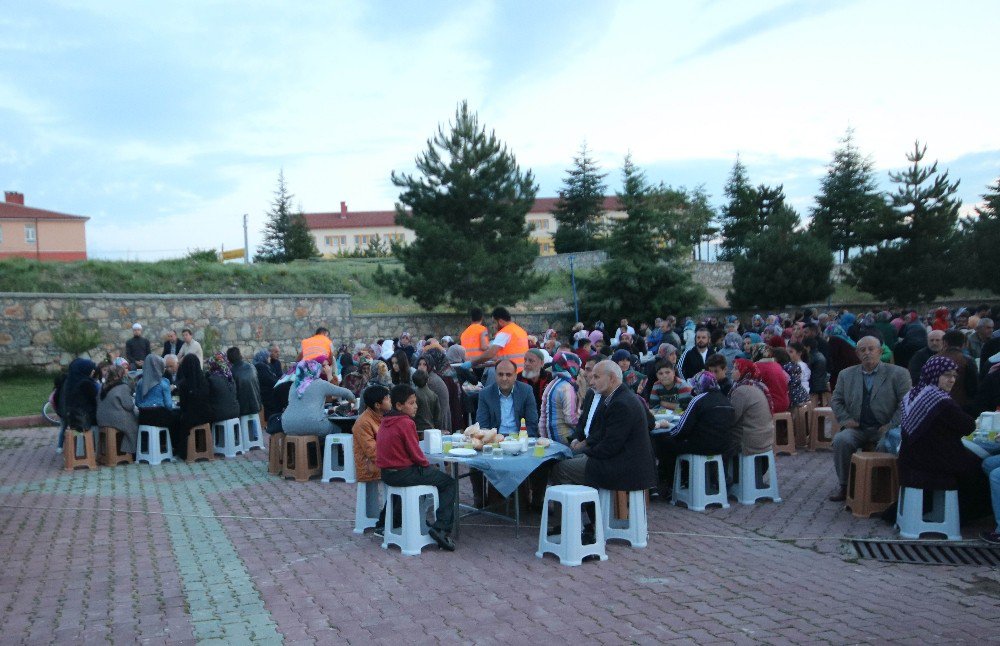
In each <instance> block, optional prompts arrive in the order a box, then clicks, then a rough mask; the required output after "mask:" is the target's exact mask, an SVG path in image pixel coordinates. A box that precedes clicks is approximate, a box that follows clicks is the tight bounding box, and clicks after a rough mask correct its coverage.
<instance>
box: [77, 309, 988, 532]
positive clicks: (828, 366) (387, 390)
mask: <svg viewBox="0 0 1000 646" xmlns="http://www.w3.org/2000/svg"><path fill="white" fill-rule="evenodd" d="M991 314H992V315H993V316H991ZM996 314H997V313H996V312H992V313H991V312H990V311H989V308H988V307H985V306H983V307H977V308H975V309H974V310H970V309H966V308H961V309H958V310H956V311H949V310H947V309H945V308H939V309H937V310H935V311H934V312H929V313H926V314H925V315H921V314H920V313H918V312H916V311H912V310H903V311H897V312H889V311H883V312H867V313H861V314H860V315H855V314H853V313H850V312H847V311H829V312H815V311H812V310H808V309H807V310H803V311H800V312H795V313H793V314H770V315H764V314H756V315H753V316H751V317H749V318H748V319H746V320H740V319H739V318H738V317H736V316H728V317H726V318H724V319H719V320H717V319H715V318H712V317H708V318H704V319H702V320H698V321H696V320H695V319H694V318H690V317H688V318H685V319H683V321H681V322H680V323H679V322H678V319H677V318H676V317H674V316H667V317H665V318H662V319H660V318H657V319H655V320H654V321H651V322H650V321H641V322H639V323H638V325H636V326H633V325H632V324H631V323H630V322H629V321H628V320H627V319H621V320H620V321H619V324H618V326H617V327H615V328H614V329H608V328H607V327H606V326H605V325H604V324H603V323H602V322H601V321H595V322H593V324H592V325H589V326H588V325H584V323H582V322H579V323H576V324H575V325H574V326H573V327H572V329H571V330H569V331H568V334H567V335H565V336H564V335H561V334H560V333H559V332H558V331H556V330H555V329H547V330H545V331H544V332H542V333H541V334H531V333H529V332H528V331H527V330H525V329H524V328H523V327H521V326H520V325H518V324H517V323H516V322H515V321H514V320H513V317H512V315H511V314H510V312H509V311H508V310H507V309H505V308H503V307H498V308H496V309H494V310H493V311H492V313H491V316H490V319H489V321H485V320H484V319H485V314H484V312H483V311H482V310H479V309H473V310H472V311H471V312H470V321H469V324H468V326H467V327H466V328H465V329H464V330H463V331H462V332H461V333H459V334H456V335H455V337H452V336H442V337H440V338H438V337H435V336H432V335H426V336H423V337H417V340H416V341H415V340H414V336H413V335H411V334H410V333H408V332H405V331H404V332H402V333H401V334H400V335H399V336H398V337H397V338H391V339H389V338H380V339H371V340H370V342H369V341H365V342H355V343H353V344H346V343H345V344H343V345H340V346H339V348H337V349H334V342H333V340H332V339H331V338H330V333H329V331H328V330H326V329H325V328H322V327H321V328H319V329H317V330H316V333H315V334H314V335H313V336H311V337H309V338H306V339H304V340H303V341H302V342H301V345H300V347H299V348H298V349H297V356H296V359H295V361H294V363H293V364H292V365H291V366H287V367H285V368H283V366H282V363H281V355H282V352H281V349H280V348H278V347H276V346H271V347H269V348H261V349H259V350H258V351H256V352H255V353H254V355H253V359H252V362H246V361H244V359H243V355H242V353H241V351H240V349H239V348H236V347H233V348H230V349H229V350H228V351H227V352H226V353H225V354H222V353H215V354H214V355H213V356H211V357H209V359H208V360H207V362H206V361H203V357H202V349H201V346H200V345H198V343H197V341H195V340H194V338H193V335H192V333H191V331H190V330H188V329H185V330H183V331H182V336H181V339H178V337H177V336H176V334H175V333H173V332H170V333H168V334H167V338H166V339H165V340H164V344H163V349H162V352H161V353H153V352H151V347H150V343H149V342H148V340H146V339H145V338H143V336H142V327H141V325H139V324H138V323H137V324H136V325H135V326H134V328H133V338H132V339H130V340H129V342H128V343H127V344H126V346H125V348H124V353H123V354H122V356H121V357H120V358H118V359H115V360H114V361H111V362H108V363H106V364H104V365H101V366H96V365H95V364H94V363H93V362H91V361H89V360H87V359H77V360H75V361H74V362H73V363H72V364H71V365H70V367H69V371H68V374H67V375H66V377H65V380H64V381H63V383H62V385H61V388H60V390H59V397H58V404H59V410H60V413H61V414H62V416H63V419H64V425H68V426H70V427H72V428H81V429H86V428H90V427H91V426H96V425H100V426H114V427H116V428H118V429H120V430H121V431H123V432H124V434H125V436H126V438H127V440H126V443H125V444H123V448H125V449H126V450H129V449H131V450H134V447H135V435H136V429H137V427H138V425H139V424H153V425H156V426H162V427H167V428H169V429H170V433H171V438H172V440H173V447H174V451H175V452H176V453H177V454H178V455H179V456H180V457H184V449H185V448H186V441H185V439H186V434H187V430H188V429H190V428H191V427H192V426H196V425H198V424H202V423H206V422H214V421H218V420H223V419H229V418H232V417H237V416H242V415H248V414H257V413H258V411H263V414H264V418H265V419H266V420H267V428H268V430H269V432H277V431H281V432H284V433H287V434H293V435H295V434H299V435H317V436H324V435H326V434H328V433H332V432H340V429H339V428H338V426H337V425H336V424H335V423H334V422H332V421H331V420H330V415H329V411H328V406H329V405H330V403H331V402H333V403H334V405H335V406H342V407H346V408H343V412H344V414H345V416H350V415H351V414H357V415H358V417H357V421H356V422H355V423H354V428H353V432H354V435H355V443H354V451H355V464H356V468H357V470H358V477H359V480H362V481H365V480H374V479H382V480H383V481H385V482H387V483H389V482H390V481H392V482H398V483H408V484H431V485H433V486H437V487H438V488H439V489H440V491H441V496H442V501H441V502H442V504H441V509H442V511H441V512H440V516H439V518H438V522H437V523H436V524H435V526H434V527H435V540H438V542H439V544H441V545H442V546H444V547H449V546H450V548H452V549H453V547H454V546H453V544H452V543H451V542H450V538H449V532H450V530H451V524H452V523H453V520H454V519H453V518H452V517H451V515H450V511H446V510H447V508H448V507H449V506H448V505H447V504H445V499H446V498H448V499H451V500H453V499H454V495H455V489H454V487H455V484H454V482H453V481H452V480H451V478H450V477H448V476H447V475H445V474H444V473H442V472H440V471H438V470H436V469H432V468H429V463H428V462H427V460H426V457H425V456H424V455H423V454H422V452H420V449H419V445H417V444H416V442H417V439H418V437H419V434H420V433H422V432H423V431H424V430H426V429H431V428H435V429H442V430H443V431H445V432H452V431H461V430H463V429H464V428H465V427H466V426H467V425H469V424H470V423H473V422H478V423H479V424H480V426H481V427H482V428H495V429H497V430H498V432H499V433H501V434H504V435H510V434H516V433H517V432H518V431H519V429H521V428H522V427H523V428H525V429H526V431H527V433H528V434H529V435H530V436H533V437H544V438H549V439H551V440H552V441H554V442H558V443H561V444H564V445H566V446H567V447H569V448H570V449H571V451H572V452H573V453H574V455H575V457H574V458H572V459H568V460H564V461H561V462H558V463H555V464H554V465H553V464H550V463H547V464H546V465H545V466H543V468H540V469H539V470H538V471H537V472H536V473H535V474H533V475H532V476H531V477H530V478H529V481H528V482H526V483H525V485H524V495H523V499H525V500H526V501H527V504H529V505H530V506H532V507H535V508H536V509H537V508H539V507H540V505H541V503H542V500H543V496H544V490H545V486H546V484H547V483H551V482H575V483H582V484H593V485H594V486H605V485H608V487H605V488H612V489H619V490H626V489H636V488H652V489H654V491H655V493H656V494H657V495H658V496H659V497H661V498H664V499H666V498H669V496H670V490H671V487H672V483H673V469H674V461H675V458H676V456H677V455H679V454H683V453H695V454H706V455H714V454H723V455H736V454H743V455H751V454H757V453H762V452H766V451H769V450H771V449H772V448H773V447H772V443H773V426H772V416H773V415H774V414H776V413H780V412H786V411H787V412H790V413H793V415H801V414H803V413H804V412H805V411H806V410H807V409H808V408H809V407H814V406H821V405H829V406H831V407H832V409H833V411H834V414H835V416H836V418H837V422H838V425H839V429H840V430H839V432H837V433H836V435H835V437H834V440H833V461H834V470H835V472H836V475H837V478H838V488H837V490H836V491H834V492H833V493H832V495H831V496H830V500H831V501H834V502H839V501H842V500H844V498H845V495H846V486H847V475H848V471H849V466H850V460H851V455H852V454H853V453H854V452H855V451H856V450H858V449H861V448H866V447H868V448H875V447H877V448H878V449H879V450H885V451H890V452H894V453H896V452H898V455H899V464H900V476H901V481H902V484H903V486H914V487H928V488H951V489H958V490H959V492H960V499H961V508H962V517H963V519H973V518H976V517H978V516H982V515H984V514H985V513H988V512H989V511H990V504H989V492H990V487H989V481H988V480H987V476H988V477H989V478H990V479H991V480H992V481H993V482H994V483H995V484H994V493H993V498H994V501H993V502H994V512H995V514H997V513H1000V470H996V469H995V467H1000V458H997V459H995V457H991V458H987V459H986V460H982V459H980V458H979V457H977V456H976V454H974V453H973V452H971V451H969V450H968V449H966V448H965V446H964V445H963V444H962V441H961V439H962V437H964V436H966V435H968V434H969V433H971V431H972V429H973V428H974V425H975V421H974V416H975V415H978V414H979V413H981V412H983V411H994V410H997V408H998V406H1000V333H998V332H995V331H994V323H993V321H994V316H995V315H996ZM130 371H131V372H130ZM135 371H138V372H137V373H136V372H135ZM132 374H137V376H136V377H135V378H134V379H132V378H131V377H130V375H132ZM667 410H670V411H676V412H677V413H678V414H680V415H681V416H680V419H679V421H677V422H676V423H673V424H670V423H668V422H662V421H661V422H657V421H655V418H654V415H653V413H654V412H663V411H667ZM658 427H659V428H658ZM60 441H61V434H60ZM986 450H987V452H989V453H994V454H995V453H1000V444H998V445H995V446H993V447H989V446H988V447H986ZM991 467H992V468H991ZM472 484H473V493H474V496H475V504H476V505H484V504H487V503H488V501H487V500H484V497H485V493H484V486H483V479H482V477H481V476H480V477H475V474H474V477H473V478H472ZM611 485H614V486H611ZM400 486H404V485H402V484H400ZM383 521H384V519H383ZM383 521H380V526H381V522H383ZM986 538H987V539H989V540H994V541H998V542H1000V535H998V534H997V533H996V532H991V533H989V535H988V536H987V537H986Z"/></svg>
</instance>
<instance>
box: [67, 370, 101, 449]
mask: <svg viewBox="0 0 1000 646" xmlns="http://www.w3.org/2000/svg"><path fill="white" fill-rule="evenodd" d="M96 371H97V364H96V363H94V362H93V361H91V360H90V359H82V358H77V359H73V362H72V363H70V364H69V370H68V372H67V374H66V379H65V381H63V383H62V386H60V387H59V399H60V402H61V403H60V405H59V415H60V416H61V417H62V419H63V424H62V426H61V427H60V429H59V448H60V449H61V448H62V446H63V436H64V434H65V431H66V429H67V428H72V429H76V430H78V431H89V430H90V427H91V426H93V425H94V423H95V422H96V421H97V381H95V380H94V373H95V372H96ZM95 446H96V445H95Z"/></svg>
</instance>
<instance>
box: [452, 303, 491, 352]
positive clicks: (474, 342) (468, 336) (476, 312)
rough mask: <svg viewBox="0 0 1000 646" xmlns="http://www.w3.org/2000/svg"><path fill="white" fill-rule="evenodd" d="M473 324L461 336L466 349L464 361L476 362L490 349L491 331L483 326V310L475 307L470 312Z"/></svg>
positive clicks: (461, 341) (461, 342) (462, 344)
mask: <svg viewBox="0 0 1000 646" xmlns="http://www.w3.org/2000/svg"><path fill="white" fill-rule="evenodd" d="M469 318H470V319H471V322H470V323H469V326H468V327H466V328H465V329H464V330H463V331H462V334H461V336H460V343H459V344H460V345H461V346H462V347H463V348H465V359H464V360H463V362H464V361H475V360H476V359H478V358H479V357H480V356H482V354H483V353H484V352H486V350H487V349H489V347H490V331H489V330H487V329H486V326H485V325H483V310H482V309H481V308H479V307H473V308H472V309H471V310H469Z"/></svg>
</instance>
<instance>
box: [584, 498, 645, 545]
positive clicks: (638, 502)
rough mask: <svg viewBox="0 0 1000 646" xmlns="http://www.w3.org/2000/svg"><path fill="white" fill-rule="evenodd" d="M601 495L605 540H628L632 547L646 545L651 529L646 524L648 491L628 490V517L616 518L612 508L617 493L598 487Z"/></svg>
mask: <svg viewBox="0 0 1000 646" xmlns="http://www.w3.org/2000/svg"><path fill="white" fill-rule="evenodd" d="M597 492H598V494H600V497H601V516H602V517H603V518H604V540H606V541H610V540H612V539H618V540H622V541H628V543H629V545H631V546H632V547H646V541H647V539H648V538H649V530H648V527H647V524H646V491H645V490H643V489H639V490H637V491H629V492H628V518H615V513H614V510H613V509H612V508H611V506H612V503H613V500H614V496H615V493H616V492H614V491H611V490H610V489H598V490H597Z"/></svg>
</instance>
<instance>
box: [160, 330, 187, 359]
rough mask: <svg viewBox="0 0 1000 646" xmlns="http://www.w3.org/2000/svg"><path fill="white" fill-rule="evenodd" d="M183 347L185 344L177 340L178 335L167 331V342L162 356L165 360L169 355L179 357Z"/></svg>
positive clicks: (164, 343) (164, 344)
mask: <svg viewBox="0 0 1000 646" xmlns="http://www.w3.org/2000/svg"><path fill="white" fill-rule="evenodd" d="M182 345H184V342H183V341H181V340H180V339H178V338H177V333H176V332H174V331H173V330H167V340H166V341H164V342H163V354H161V355H160V356H161V357H164V358H165V357H166V356H167V355H168V354H172V355H175V356H176V355H179V354H180V352H181V346H182Z"/></svg>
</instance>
